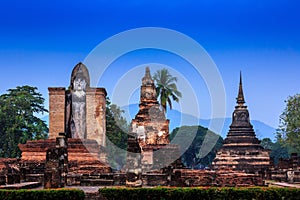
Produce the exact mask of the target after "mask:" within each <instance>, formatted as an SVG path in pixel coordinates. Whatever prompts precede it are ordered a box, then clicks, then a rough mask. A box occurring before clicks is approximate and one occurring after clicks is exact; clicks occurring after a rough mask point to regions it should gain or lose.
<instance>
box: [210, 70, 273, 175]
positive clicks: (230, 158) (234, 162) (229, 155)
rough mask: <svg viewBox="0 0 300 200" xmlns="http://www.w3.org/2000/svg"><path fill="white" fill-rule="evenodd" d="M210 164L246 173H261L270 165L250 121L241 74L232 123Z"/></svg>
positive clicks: (221, 168) (267, 154)
mask: <svg viewBox="0 0 300 200" xmlns="http://www.w3.org/2000/svg"><path fill="white" fill-rule="evenodd" d="M212 166H213V168H214V169H215V170H236V171H243V172H246V173H260V172H262V173H263V172H264V171H265V170H266V169H267V168H268V167H269V166H270V157H269V151H268V150H265V149H264V148H263V147H262V146H261V145H260V141H259V140H258V139H257V137H256V135H255V132H254V130H253V126H252V125H251V123H250V117H249V111H248V109H247V106H245V99H244V94H243V86H242V76H241V75H240V84H239V92H238V97H237V105H236V106H235V110H234V112H233V114H232V124H231V125H230V130H229V132H228V134H227V137H226V139H225V140H224V144H223V147H222V148H221V149H220V150H219V151H218V152H217V155H216V158H215V159H214V161H213V164H212Z"/></svg>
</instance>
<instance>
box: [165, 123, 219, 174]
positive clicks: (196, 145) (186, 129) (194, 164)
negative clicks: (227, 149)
mask: <svg viewBox="0 0 300 200" xmlns="http://www.w3.org/2000/svg"><path fill="white" fill-rule="evenodd" d="M179 131H180V133H181V134H182V135H183V136H184V137H191V136H192V135H193V134H192V133H196V134H195V137H194V139H193V141H192V143H191V144H190V145H189V147H188V148H187V149H186V151H185V152H184V153H183V154H182V156H181V161H182V163H183V164H184V165H185V166H186V167H189V168H192V169H199V168H203V167H208V166H210V165H211V163H212V161H213V159H214V158H215V156H216V153H217V151H218V150H219V149H220V148H221V147H222V145H223V139H222V137H221V136H219V135H217V134H215V133H213V132H212V131H210V130H209V129H207V128H204V127H202V126H182V127H178V128H176V129H174V130H173V131H172V132H171V134H170V139H171V140H172V139H173V138H174V137H175V136H176V134H177V133H178V132H179ZM207 134H209V135H207ZM206 136H208V137H210V138H213V139H214V138H215V137H218V139H217V142H216V143H213V146H212V147H210V148H211V150H210V152H209V153H208V154H207V155H205V156H203V155H201V154H202V152H201V150H200V149H201V146H202V144H203V141H204V139H205V137H206ZM182 150H184V149H182Z"/></svg>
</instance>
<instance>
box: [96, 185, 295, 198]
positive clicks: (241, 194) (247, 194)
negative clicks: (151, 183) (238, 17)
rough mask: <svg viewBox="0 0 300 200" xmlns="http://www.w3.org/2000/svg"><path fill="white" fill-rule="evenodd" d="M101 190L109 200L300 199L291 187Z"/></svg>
mask: <svg viewBox="0 0 300 200" xmlns="http://www.w3.org/2000/svg"><path fill="white" fill-rule="evenodd" d="M99 192H100V193H101V195H102V197H104V198H105V199H108V200H126V199H132V200H138V199H149V200H150V199H151V200H152V199H160V200H167V199H182V200H184V199H193V200H197V199H199V200H200V199H201V200H203V199H205V200H225V199H226V200H227V199H233V200H277V199H284V200H297V199H299V200H300V189H289V188H258V187H254V188H208V189H205V188H164V187H156V188H102V189H99Z"/></svg>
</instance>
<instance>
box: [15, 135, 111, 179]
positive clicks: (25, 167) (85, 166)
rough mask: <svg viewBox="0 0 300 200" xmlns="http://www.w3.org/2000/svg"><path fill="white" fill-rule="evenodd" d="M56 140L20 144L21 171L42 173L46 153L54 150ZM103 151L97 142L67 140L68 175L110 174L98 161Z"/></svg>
mask: <svg viewBox="0 0 300 200" xmlns="http://www.w3.org/2000/svg"><path fill="white" fill-rule="evenodd" d="M55 146H56V139H47V140H35V141H27V143H26V144H20V145H19V148H20V149H21V151H22V159H21V163H20V164H21V169H22V171H23V172H24V173H25V174H26V173H28V174H40V173H44V170H45V168H44V166H45V161H46V151H47V149H50V148H55ZM102 154H103V149H102V148H101V147H100V146H99V145H98V143H97V141H95V140H89V139H82V140H81V139H73V138H69V139H68V161H69V166H68V168H69V169H68V172H69V174H99V173H110V172H111V168H110V166H109V165H108V164H107V163H106V162H105V161H102V160H100V157H101V155H102Z"/></svg>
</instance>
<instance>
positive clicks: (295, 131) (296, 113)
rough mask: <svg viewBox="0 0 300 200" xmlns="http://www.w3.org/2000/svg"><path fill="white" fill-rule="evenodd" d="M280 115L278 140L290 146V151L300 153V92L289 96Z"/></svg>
mask: <svg viewBox="0 0 300 200" xmlns="http://www.w3.org/2000/svg"><path fill="white" fill-rule="evenodd" d="M285 103H286V107H285V109H284V111H283V113H282V114H281V115H280V126H279V128H278V130H277V140H278V141H279V142H280V143H282V144H284V145H285V146H286V147H288V148H289V151H290V152H289V153H292V152H296V153H298V154H299V153H300V94H296V95H294V96H290V97H288V99H287V100H286V101H285Z"/></svg>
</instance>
